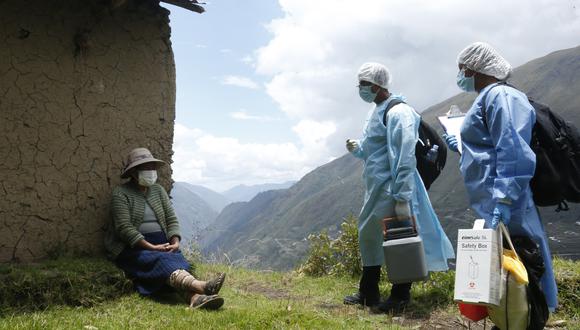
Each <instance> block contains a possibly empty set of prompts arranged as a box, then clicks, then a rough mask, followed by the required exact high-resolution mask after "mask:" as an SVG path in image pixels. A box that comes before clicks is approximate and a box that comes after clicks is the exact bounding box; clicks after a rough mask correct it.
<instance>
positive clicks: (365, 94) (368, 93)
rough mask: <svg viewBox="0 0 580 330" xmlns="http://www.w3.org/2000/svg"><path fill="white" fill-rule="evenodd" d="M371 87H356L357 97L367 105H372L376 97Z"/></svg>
mask: <svg viewBox="0 0 580 330" xmlns="http://www.w3.org/2000/svg"><path fill="white" fill-rule="evenodd" d="M372 87H373V85H359V86H358V95H359V96H360V98H361V99H362V100H363V101H365V102H368V103H372V102H373V101H374V100H375V98H376V97H377V93H378V91H377V92H374V93H373V91H372V89H371V88H372Z"/></svg>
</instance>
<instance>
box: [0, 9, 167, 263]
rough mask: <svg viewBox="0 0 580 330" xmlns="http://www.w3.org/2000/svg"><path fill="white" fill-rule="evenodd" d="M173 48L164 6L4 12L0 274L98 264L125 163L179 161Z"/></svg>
mask: <svg viewBox="0 0 580 330" xmlns="http://www.w3.org/2000/svg"><path fill="white" fill-rule="evenodd" d="M111 3H113V5H111ZM169 36H170V28H169V19H168V11H167V10H165V9H163V8H161V7H159V5H158V3H157V2H156V1H145V0H142V1H138V0H133V1H127V2H125V1H119V0H116V1H102V0H58V1H46V0H30V1H21V0H0V43H1V46H0V262H7V261H31V260H37V259H41V258H44V257H46V256H48V255H51V254H53V253H59V252H62V251H73V252H75V253H78V252H86V253H90V254H94V253H101V251H102V237H103V233H104V226H105V224H106V222H107V221H108V212H109V209H108V203H109V198H110V197H109V196H110V192H111V190H112V188H113V187H114V186H115V185H117V184H119V183H120V181H121V180H120V178H119V174H120V171H121V168H122V165H123V164H122V163H123V160H124V158H125V155H126V154H127V153H128V151H129V150H131V149H132V148H134V147H138V146H145V147H148V148H150V150H151V151H152V152H153V154H154V155H155V156H156V157H157V158H160V159H163V160H165V161H167V162H170V161H171V155H172V149H171V148H172V143H173V124H174V119H175V64H174V60H173V53H172V50H171V44H170V41H169ZM159 175H160V177H161V178H162V184H164V185H165V186H166V188H169V184H170V176H171V169H170V167H169V166H165V168H164V169H163V170H162V171H161V172H160V173H159Z"/></svg>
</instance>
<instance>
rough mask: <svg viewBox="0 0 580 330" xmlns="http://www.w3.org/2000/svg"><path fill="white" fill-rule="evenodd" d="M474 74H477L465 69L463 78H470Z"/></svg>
mask: <svg viewBox="0 0 580 330" xmlns="http://www.w3.org/2000/svg"><path fill="white" fill-rule="evenodd" d="M476 74H477V72H475V71H473V70H471V69H470V68H467V67H466V68H465V76H466V77H472V76H474V75H476Z"/></svg>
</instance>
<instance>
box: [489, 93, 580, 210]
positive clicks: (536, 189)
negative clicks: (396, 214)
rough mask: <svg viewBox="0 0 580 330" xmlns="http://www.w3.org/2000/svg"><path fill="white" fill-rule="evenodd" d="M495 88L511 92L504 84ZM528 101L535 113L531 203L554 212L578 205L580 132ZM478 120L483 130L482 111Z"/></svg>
mask: <svg viewBox="0 0 580 330" xmlns="http://www.w3.org/2000/svg"><path fill="white" fill-rule="evenodd" d="M499 85H508V86H510V87H512V88H515V87H513V86H511V85H509V84H507V83H500V84H498V85H496V86H499ZM494 87H495V86H494ZM492 88H493V87H492ZM528 100H529V102H530V104H531V105H532V106H533V107H534V110H535V112H536V124H535V125H534V127H533V128H532V140H531V141H530V147H531V148H532V151H533V152H534V153H535V154H536V171H535V172H534V177H533V178H532V180H531V181H530V187H531V189H532V194H533V196H534V202H535V203H536V205H538V206H554V205H557V206H558V208H557V209H556V212H559V211H566V210H568V204H567V203H566V201H568V202H572V203H580V131H579V130H578V128H576V127H575V126H574V125H573V124H572V123H571V122H569V121H567V120H565V119H564V118H562V117H561V116H560V115H558V114H557V113H555V112H553V111H552V110H550V108H549V107H548V106H547V105H544V104H541V103H538V102H535V101H534V100H532V99H529V98H528ZM482 117H483V122H484V124H485V125H486V126H487V122H486V112H485V108H483V109H482Z"/></svg>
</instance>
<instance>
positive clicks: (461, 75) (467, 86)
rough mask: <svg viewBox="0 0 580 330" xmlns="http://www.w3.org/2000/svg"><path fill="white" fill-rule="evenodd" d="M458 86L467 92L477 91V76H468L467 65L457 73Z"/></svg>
mask: <svg viewBox="0 0 580 330" xmlns="http://www.w3.org/2000/svg"><path fill="white" fill-rule="evenodd" d="M457 86H458V87H459V88H461V90H463V91H465V92H475V76H471V77H466V76H465V67H463V69H461V70H459V72H458V73H457Z"/></svg>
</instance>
